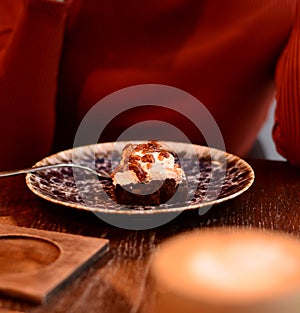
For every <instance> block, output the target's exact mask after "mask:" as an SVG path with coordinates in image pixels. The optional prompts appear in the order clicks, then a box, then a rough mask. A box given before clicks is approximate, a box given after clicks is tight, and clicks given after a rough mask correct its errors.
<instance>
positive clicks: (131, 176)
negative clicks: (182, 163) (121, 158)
mask: <svg viewBox="0 0 300 313" xmlns="http://www.w3.org/2000/svg"><path fill="white" fill-rule="evenodd" d="M161 152H162V151H154V152H153V151H150V152H148V151H145V153H144V151H143V150H133V151H132V153H131V157H133V158H134V157H137V158H136V162H137V163H138V165H139V167H140V168H141V169H142V170H143V171H144V172H145V173H146V177H145V179H144V183H148V182H150V181H153V180H162V181H164V180H165V179H167V178H170V179H174V180H175V181H176V182H177V183H178V184H179V183H181V182H182V180H183V178H184V172H183V170H182V169H181V168H180V167H178V165H177V164H176V163H175V158H174V156H173V155H172V154H171V153H169V152H168V153H167V155H168V156H163V155H162V154H161ZM163 152H164V151H163ZM145 155H146V156H147V155H151V156H152V157H153V159H154V162H143V160H142V157H144V156H145ZM121 165H124V164H122V162H121ZM113 183H114V185H117V184H119V185H127V184H132V183H133V184H136V183H141V181H140V179H139V178H138V177H137V175H136V173H135V171H133V170H131V169H128V167H125V168H124V169H122V170H121V171H117V172H116V173H115V174H114V176H113Z"/></svg>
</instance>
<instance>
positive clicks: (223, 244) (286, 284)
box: [150, 228, 300, 313]
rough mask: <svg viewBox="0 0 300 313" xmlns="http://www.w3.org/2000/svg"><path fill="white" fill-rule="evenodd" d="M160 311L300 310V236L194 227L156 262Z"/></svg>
mask: <svg viewBox="0 0 300 313" xmlns="http://www.w3.org/2000/svg"><path fill="white" fill-rule="evenodd" d="M150 274H151V277H152V279H153V280H154V283H155V286H156V291H157V299H156V306H155V310H154V311H155V313H171V312H172V313H196V312H197V313H208V312H209V313H220V312H222V313H286V312H288V313H296V312H297V313H299V312H300V241H299V240H298V239H297V238H296V237H292V236H290V235H285V234H283V233H278V232H269V231H262V230H258V229H243V228H242V229H241V228H217V229H216V228H214V229H207V230H198V231H197V232H188V233H184V234H182V235H178V236H175V237H173V238H171V239H168V240H167V241H165V242H164V243H162V244H161V246H160V248H159V249H158V251H157V253H156V254H155V255H154V257H153V259H152V263H151V270H150Z"/></svg>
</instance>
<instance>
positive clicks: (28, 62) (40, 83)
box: [0, 0, 69, 169]
mask: <svg viewBox="0 0 300 313" xmlns="http://www.w3.org/2000/svg"><path fill="white" fill-rule="evenodd" d="M23 1H24V6H23V10H22V13H21V15H20V17H19V20H18V23H17V24H16V25H15V27H14V29H13V33H12V34H11V35H10V38H9V42H8V44H7V45H6V48H5V50H4V51H3V53H2V55H1V59H0V108H1V109H0V147H1V154H0V169H7V168H17V167H22V166H29V165H32V164H33V163H34V162H35V161H37V160H38V159H40V158H41V157H44V156H45V155H46V154H47V153H49V152H50V148H51V144H52V140H53V134H54V127H55V98H56V90H57V76H58V68H59V63H60V55H61V49H62V42H63V34H64V25H65V19H66V14H67V8H68V5H69V3H68V2H56V1H54V0H23ZM0 18H1V12H0Z"/></svg>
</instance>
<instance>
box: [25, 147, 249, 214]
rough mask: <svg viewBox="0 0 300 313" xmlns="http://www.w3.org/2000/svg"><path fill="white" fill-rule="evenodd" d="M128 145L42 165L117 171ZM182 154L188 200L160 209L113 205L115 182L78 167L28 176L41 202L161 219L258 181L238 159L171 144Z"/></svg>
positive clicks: (82, 151)
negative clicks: (79, 165)
mask: <svg viewBox="0 0 300 313" xmlns="http://www.w3.org/2000/svg"><path fill="white" fill-rule="evenodd" d="M127 143H128V142H118V143H117V144H116V143H102V144H96V145H90V146H84V147H78V148H74V149H70V150H66V151H62V152H59V153H57V154H54V155H51V156H49V157H47V158H45V159H43V160H41V161H40V162H38V163H37V164H36V166H39V165H47V164H56V163H66V162H67V163H71V162H73V163H79V164H81V165H86V166H90V167H92V168H95V169H96V170H97V169H98V170H99V169H104V170H106V171H108V172H111V171H112V169H113V168H114V167H115V166H116V165H117V164H118V162H119V160H120V156H121V152H122V149H123V147H124V146H125V145H126V144H127ZM166 143H167V144H168V145H169V146H170V147H171V148H172V149H173V150H174V151H175V152H176V154H177V156H178V158H179V161H180V164H181V166H182V168H183V169H184V171H185V174H186V177H187V186H188V194H187V197H186V201H184V202H181V203H176V204H174V203H173V204H162V205H160V206H157V207H141V206H134V205H133V206H122V205H119V204H117V203H116V202H114V201H112V200H111V196H112V195H113V186H112V183H111V182H110V181H109V180H105V179H104V180H99V179H98V178H97V176H96V175H93V174H91V173H88V172H85V171H83V170H80V169H74V168H69V167H68V168H67V167H64V168H60V167H58V168H54V169H49V170H44V171H40V172H37V173H34V174H27V176H26V183H27V186H28V187H29V189H30V190H31V191H32V192H33V193H35V194H36V195H38V196H39V197H41V198H43V199H45V200H47V201H50V202H54V203H57V204H61V205H64V206H68V207H72V208H76V209H80V210H87V211H93V212H99V213H106V212H107V213H110V214H111V213H115V214H156V213H167V212H177V211H183V210H187V209H196V208H202V207H207V206H211V205H213V204H216V203H220V202H223V201H226V200H229V199H232V198H234V197H236V196H238V195H240V194H241V193H243V192H244V191H246V190H247V189H248V188H249V187H250V186H251V185H252V183H253V181H254V172H253V170H252V168H251V167H250V165H249V164H248V163H247V162H245V161H244V160H242V159H240V158H238V157H237V156H235V155H232V154H228V153H226V152H223V151H220V150H217V149H212V148H208V147H204V146H199V145H191V144H188V143H178V142H166Z"/></svg>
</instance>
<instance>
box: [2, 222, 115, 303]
mask: <svg viewBox="0 0 300 313" xmlns="http://www.w3.org/2000/svg"><path fill="white" fill-rule="evenodd" d="M108 243H109V241H108V240H106V239H102V238H92V237H84V236H79V235H70V234H65V233H57V232H50V231H44V230H37V229H31V228H24V227H16V226H8V225H1V226H0V292H1V293H3V294H5V295H8V296H13V297H18V298H22V299H25V300H29V301H33V302H37V303H43V302H46V301H47V298H48V296H49V295H50V294H51V293H53V292H54V291H57V290H58V289H59V287H62V285H64V284H66V283H68V282H69V281H70V280H71V279H72V278H74V277H75V276H76V275H78V274H79V273H81V272H82V271H83V270H84V269H85V268H87V267H88V266H89V265H91V264H92V263H94V262H95V261H97V260H98V259H99V258H100V257H101V256H103V255H104V254H105V252H107V251H108V249H109V245H108Z"/></svg>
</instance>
